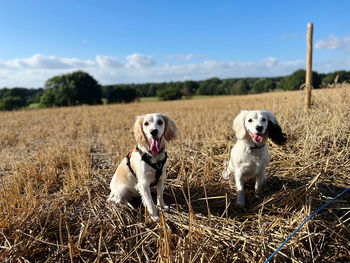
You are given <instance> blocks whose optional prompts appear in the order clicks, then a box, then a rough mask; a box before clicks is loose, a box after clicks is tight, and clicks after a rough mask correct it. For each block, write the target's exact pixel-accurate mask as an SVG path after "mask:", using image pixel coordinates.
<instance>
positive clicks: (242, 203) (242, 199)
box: [236, 195, 245, 207]
mask: <svg viewBox="0 0 350 263" xmlns="http://www.w3.org/2000/svg"><path fill="white" fill-rule="evenodd" d="M236 204H237V205H238V206H240V207H244V206H245V196H244V195H238V197H237V201H236Z"/></svg>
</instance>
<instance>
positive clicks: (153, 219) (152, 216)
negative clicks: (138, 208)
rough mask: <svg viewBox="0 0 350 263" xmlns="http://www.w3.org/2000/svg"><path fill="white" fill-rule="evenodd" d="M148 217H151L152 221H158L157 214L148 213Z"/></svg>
mask: <svg viewBox="0 0 350 263" xmlns="http://www.w3.org/2000/svg"><path fill="white" fill-rule="evenodd" d="M150 218H151V220H152V221H154V222H158V221H159V216H158V215H157V214H155V215H150Z"/></svg>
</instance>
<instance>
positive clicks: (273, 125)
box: [263, 111, 287, 145]
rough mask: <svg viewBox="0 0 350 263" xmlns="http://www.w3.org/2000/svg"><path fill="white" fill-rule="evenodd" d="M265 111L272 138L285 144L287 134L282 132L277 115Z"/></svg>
mask: <svg viewBox="0 0 350 263" xmlns="http://www.w3.org/2000/svg"><path fill="white" fill-rule="evenodd" d="M263 112H264V114H265V115H266V117H267V119H268V120H269V122H268V125H267V131H268V134H269V137H270V139H271V140H272V141H273V142H274V143H276V144H278V145H282V144H284V143H285V142H286V141H287V138H286V134H285V133H283V132H282V129H281V127H280V126H279V124H278V121H277V119H276V117H275V115H273V114H272V113H271V112H270V111H263Z"/></svg>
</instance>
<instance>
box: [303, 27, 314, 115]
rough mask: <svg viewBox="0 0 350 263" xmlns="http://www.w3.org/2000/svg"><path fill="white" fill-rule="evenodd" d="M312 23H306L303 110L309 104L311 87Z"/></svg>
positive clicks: (308, 106) (306, 108)
mask: <svg viewBox="0 0 350 263" xmlns="http://www.w3.org/2000/svg"><path fill="white" fill-rule="evenodd" d="M313 28H314V26H313V24H312V23H309V24H308V25H307V58H306V76H305V112H306V111H307V110H308V109H309V108H310V105H311V87H312V34H313Z"/></svg>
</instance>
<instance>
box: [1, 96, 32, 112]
mask: <svg viewBox="0 0 350 263" xmlns="http://www.w3.org/2000/svg"><path fill="white" fill-rule="evenodd" d="M25 106H26V102H25V100H24V99H23V98H21V97H18V96H17V97H15V96H7V97H3V98H2V99H1V100H0V110H17V109H20V108H23V107H25Z"/></svg>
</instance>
